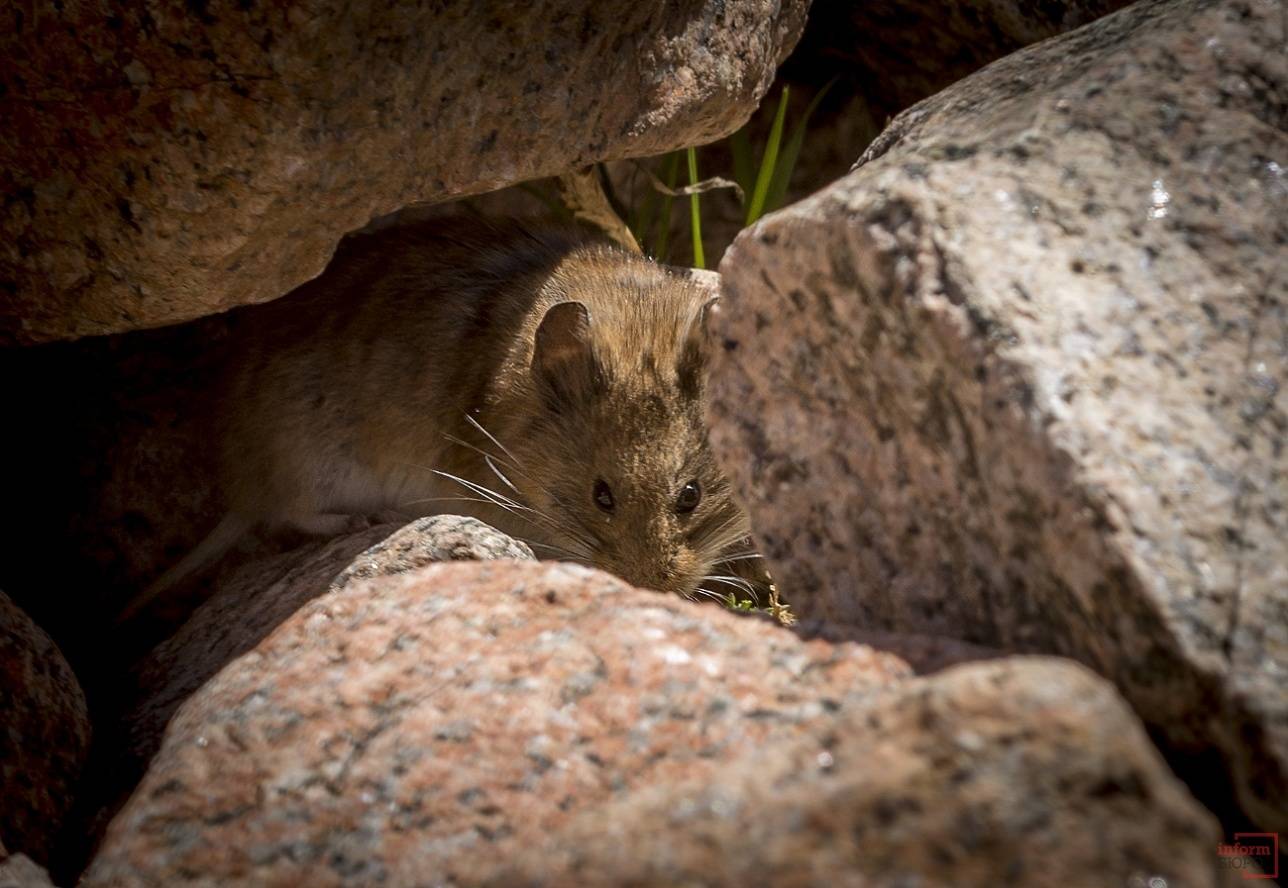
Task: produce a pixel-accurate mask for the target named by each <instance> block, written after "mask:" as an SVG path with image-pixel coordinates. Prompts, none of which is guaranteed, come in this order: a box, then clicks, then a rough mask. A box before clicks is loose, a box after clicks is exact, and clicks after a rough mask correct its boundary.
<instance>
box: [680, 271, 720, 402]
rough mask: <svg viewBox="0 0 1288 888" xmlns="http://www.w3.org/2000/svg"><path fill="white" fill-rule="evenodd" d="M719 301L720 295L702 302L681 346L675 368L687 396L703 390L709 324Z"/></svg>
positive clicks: (708, 342) (709, 338)
mask: <svg viewBox="0 0 1288 888" xmlns="http://www.w3.org/2000/svg"><path fill="white" fill-rule="evenodd" d="M719 301H720V297H719V295H716V296H712V297H711V298H710V299H708V300H707V301H706V302H704V303H703V304H702V308H700V309H698V312H697V314H695V315H694V316H693V321H692V322H691V323H690V325H689V330H688V333H687V334H686V335H685V337H684V344H683V345H682V346H681V347H680V359H679V362H678V363H677V364H676V368H675V369H676V373H677V374H678V376H679V379H680V391H681V393H683V394H684V395H685V396H686V397H690V398H696V397H698V395H699V394H701V392H702V385H703V382H704V374H705V373H706V368H707V357H708V355H709V353H710V347H711V333H710V331H709V330H708V329H707V324H708V323H709V321H710V318H711V315H713V314H714V313H716V312H717V311H719V310H720V306H719V305H718V303H719Z"/></svg>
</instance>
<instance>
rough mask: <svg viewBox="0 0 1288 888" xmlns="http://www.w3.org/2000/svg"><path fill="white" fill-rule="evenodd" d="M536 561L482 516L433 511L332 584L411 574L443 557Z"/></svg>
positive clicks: (362, 558)
mask: <svg viewBox="0 0 1288 888" xmlns="http://www.w3.org/2000/svg"><path fill="white" fill-rule="evenodd" d="M502 559H510V560H512V561H536V560H537V559H536V556H535V555H533V554H532V549H531V548H529V546H528V544H527V543H524V542H520V541H519V540H516V539H514V538H513V537H509V536H506V535H505V534H503V533H501V532H500V531H499V530H497V529H495V528H493V527H489V526H488V525H486V524H484V523H483V522H482V521H480V520H478V519H477V518H468V517H465V516H463V515H431V516H429V517H428V518H417V519H416V520H415V521H413V522H411V523H410V524H408V525H407V526H406V527H403V528H401V529H400V530H398V532H397V533H394V534H391V535H390V536H388V537H386V538H385V539H383V540H381V541H380V542H379V543H377V544H376V545H374V546H372V547H371V548H370V549H368V550H367V551H365V552H363V553H362V554H361V555H359V556H358V557H357V558H355V559H354V560H353V562H352V563H351V564H350V565H349V566H348V567H346V568H345V569H344V570H343V571H341V572H340V574H339V576H337V577H336V578H335V580H334V581H333V582H332V583H331V588H333V589H343V588H344V587H345V586H347V585H349V584H350V583H353V582H356V581H358V580H367V579H371V578H372V577H387V576H393V575H395V574H401V573H407V572H408V571H412V570H415V569H416V568H418V567H424V566H425V565H426V564H433V563H434V562H437V561H498V560H502Z"/></svg>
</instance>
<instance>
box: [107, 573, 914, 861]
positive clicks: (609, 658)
mask: <svg viewBox="0 0 1288 888" xmlns="http://www.w3.org/2000/svg"><path fill="white" fill-rule="evenodd" d="M908 675H909V672H908V669H907V667H906V665H905V664H903V663H902V662H901V661H899V660H898V659H896V658H894V657H890V656H887V655H883V654H876V653H874V652H872V651H870V650H868V649H866V648H863V647H859V646H857V645H841V646H833V645H829V644H827V643H825V642H821V641H817V642H802V641H801V640H800V639H798V638H797V637H796V636H794V635H792V634H791V633H790V632H788V631H786V630H784V629H782V628H781V627H777V626H775V625H773V624H772V623H771V622H769V621H767V620H761V619H754V618H744V617H739V616H736V615H734V614H731V613H728V612H725V611H722V610H720V609H719V608H715V607H703V606H701V605H696V604H692V603H689V602H685V601H682V600H680V599H678V598H675V597H671V596H663V595H660V594H658V593H652V592H645V591H641V590H635V589H631V588H630V587H628V586H625V585H624V584H622V583H621V582H620V581H618V580H615V579H613V578H612V577H609V576H608V575H606V574H602V573H598V572H595V571H591V570H588V569H586V568H582V567H579V566H573V565H563V564H521V563H513V562H487V563H479V564H442V565H431V566H428V567H424V568H421V569H420V570H417V571H414V572H412V573H407V574H401V575H398V576H393V577H382V578H379V579H377V580H369V581H362V582H355V583H350V584H349V585H347V586H346V587H345V588H343V589H340V590H338V591H336V592H334V593H332V594H329V595H326V596H324V597H322V598H320V599H318V600H316V601H314V602H312V603H310V604H308V605H306V606H305V607H304V608H303V609H301V610H300V611H299V612H298V613H296V614H295V615H294V616H293V617H291V619H289V620H288V621H286V622H285V623H284V624H283V625H282V626H281V627H280V628H279V629H278V630H277V631H276V632H274V633H273V634H272V635H270V636H269V637H268V638H267V639H265V641H264V642H263V643H261V644H260V645H259V647H257V648H256V649H255V650H254V651H253V652H251V653H249V654H247V655H245V656H243V657H242V658H240V659H239V660H237V661H235V662H234V663H232V664H231V665H229V666H228V667H227V668H226V669H224V670H223V671H222V672H221V673H220V674H219V675H218V676H216V677H215V678H214V679H212V680H211V681H210V682H208V683H207V684H206V685H205V686H204V687H203V688H202V689H201V690H200V691H199V692H198V693H197V694H196V695H194V696H193V697H192V698H191V699H189V700H188V702H186V703H185V704H184V705H183V706H182V707H181V708H180V710H179V712H178V713H177V714H176V715H175V718H174V720H173V721H172V722H171V724H170V727H169V728H168V730H167V732H166V737H165V742H164V745H163V747H162V749H161V751H160V752H159V753H158V755H157V757H156V758H155V759H154V760H153V763H152V766H151V768H150V770H149V772H148V774H147V776H146V777H145V778H144V780H143V782H142V784H141V785H140V786H139V787H138V789H137V790H136V792H135V793H134V795H133V796H132V797H131V799H130V801H129V802H128V803H127V805H126V806H125V808H124V809H123V810H122V811H121V813H120V814H119V815H118V816H117V817H116V819H115V820H114V821H113V822H112V824H111V826H110V828H109V830H108V833H107V836H106V839H105V840H104V843H103V845H102V847H101V849H100V852H99V854H98V856H97V858H96V859H95V861H94V862H93V864H92V865H91V867H90V870H89V871H88V874H87V877H86V879H85V882H84V884H85V885H88V886H94V885H109V884H110V885H155V884H165V885H180V884H194V883H199V884H232V883H253V884H282V885H286V884H308V885H316V886H326V885H338V884H375V883H377V882H383V883H384V884H388V885H423V884H433V883H440V882H443V881H447V880H449V879H450V878H451V877H452V875H453V874H454V873H455V872H456V871H457V870H458V869H460V870H461V871H462V872H465V871H466V870H467V869H468V868H469V867H472V866H476V865H478V864H480V863H483V862H489V861H492V862H496V861H500V860H504V859H507V858H509V857H512V856H513V855H514V854H515V853H516V852H517V849H519V848H522V847H524V846H525V845H530V844H531V843H532V842H533V841H534V840H535V839H536V837H538V836H540V835H543V834H545V833H548V832H551V831H553V830H556V829H558V828H559V827H560V826H561V825H563V824H565V823H567V822H568V821H569V820H571V819H572V818H574V817H575V816H577V815H578V814H579V813H580V812H583V811H586V810H590V809H592V808H594V807H595V806H597V805H600V804H602V803H604V802H605V801H607V800H608V799H610V798H612V797H615V796H622V795H625V794H630V793H632V792H634V791H635V790H637V789H639V788H640V787H643V786H647V785H652V784H659V783H665V782H669V781H675V780H680V779H688V778H693V779H701V778H702V776H703V775H709V774H711V773H713V772H714V771H715V769H716V768H717V767H718V766H719V765H720V764H721V763H723V762H727V761H730V760H731V759H733V758H734V757H736V756H738V755H740V754H745V753H748V752H756V751H759V750H763V749H764V748H766V746H768V745H772V744H776V743H779V742H783V741H784V740H785V739H786V738H788V737H791V736H794V735H797V734H799V733H801V732H803V731H806V730H807V729H808V725H809V724H810V723H811V722H812V721H813V720H815V719H817V718H818V717H820V716H821V715H823V714H824V713H827V712H829V711H831V710H834V709H837V708H838V707H839V708H844V707H845V706H846V705H848V704H847V701H848V700H850V699H851V698H853V697H855V696H861V695H862V694H863V693H864V692H870V691H872V690H874V689H876V688H879V687H882V686H885V685H888V684H889V683H891V682H895V681H899V680H902V679H904V678H906V677H907V676H908Z"/></svg>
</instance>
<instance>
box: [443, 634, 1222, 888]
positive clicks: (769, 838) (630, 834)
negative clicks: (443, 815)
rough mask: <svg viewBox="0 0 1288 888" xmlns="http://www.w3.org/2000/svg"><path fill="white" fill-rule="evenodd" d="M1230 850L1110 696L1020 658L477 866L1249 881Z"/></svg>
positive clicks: (852, 710) (848, 714) (886, 695)
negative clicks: (1225, 865) (1223, 858)
mask: <svg viewBox="0 0 1288 888" xmlns="http://www.w3.org/2000/svg"><path fill="white" fill-rule="evenodd" d="M1220 840H1221V831H1220V828H1219V827H1218V825H1217V823H1216V820H1215V819H1214V818H1213V817H1212V816H1211V815H1210V814H1208V813H1207V812H1206V811H1204V810H1203V809H1202V808H1201V807H1200V806H1199V805H1198V804H1196V803H1195V801H1194V799H1193V798H1192V797H1191V796H1190V794H1189V793H1188V792H1187V791H1186V789H1185V787H1184V785H1183V784H1181V783H1180V781H1178V780H1177V779H1176V778H1175V777H1173V776H1172V774H1171V772H1169V771H1168V770H1167V767H1166V765H1164V763H1163V761H1162V760H1161V759H1160V757H1159V755H1158V753H1157V751H1156V750H1155V749H1154V747H1153V746H1152V745H1151V743H1150V741H1149V738H1148V737H1147V736H1146V734H1145V732H1144V730H1143V729H1142V727H1141V724H1140V722H1139V721H1138V720H1137V719H1136V717H1135V716H1134V715H1133V714H1132V712H1131V710H1130V709H1129V708H1128V707H1127V705H1126V704H1125V703H1124V702H1123V700H1122V699H1121V698H1120V697H1119V696H1118V695H1117V693H1115V692H1114V689H1113V687H1112V686H1111V685H1109V684H1108V683H1107V682H1105V681H1103V680H1101V679H1099V678H1097V677H1096V676H1094V675H1092V674H1091V673H1090V672H1089V671H1087V670H1086V669H1083V668H1081V667H1078V666H1076V665H1075V664H1073V663H1070V662H1069V661H1067V660H1053V659H1051V660H1048V659H1038V658H1012V659H1009V660H998V661H994V662H991V663H987V664H973V665H970V666H959V667H955V668H953V669H950V670H949V671H947V672H943V673H940V674H939V675H936V676H934V677H933V678H928V679H917V680H916V681H912V682H906V683H903V684H900V685H897V686H895V687H893V688H890V689H887V690H883V691H881V692H879V693H876V694H873V695H870V696H868V697H866V698H864V699H862V700H859V701H857V702H855V703H854V704H853V705H850V706H847V707H845V708H844V709H842V710H840V711H839V712H837V713H835V714H834V715H828V716H826V717H824V718H820V719H817V720H816V721H815V722H813V723H812V725H811V730H809V731H807V732H803V733H800V734H798V735H796V736H793V737H790V738H787V739H784V740H782V741H780V742H777V743H773V744H769V745H766V746H764V747H762V748H760V749H758V750H755V751H754V752H749V753H747V754H744V755H743V756H742V757H741V758H740V759H738V760H736V761H733V762H728V763H726V764H724V765H722V766H721V767H720V768H719V769H718V770H716V771H715V772H714V773H713V774H710V775H704V776H702V777H700V778H695V779H691V780H688V781H686V782H682V783H675V784H670V783H668V784H665V785H660V786H654V787H650V788H648V789H646V790H644V791H642V792H639V793H634V794H631V795H626V796H622V797H620V798H617V799H614V800H612V801H611V802H609V803H608V804H606V805H604V806H602V807H600V808H597V809H595V810H592V811H586V812H584V813H582V814H581V815H579V816H578V817H577V818H576V819H575V820H574V821H573V822H572V823H570V824H569V825H568V827H567V828H566V829H563V830H560V831H559V832H556V833H552V834H548V835H547V836H546V837H545V838H544V840H543V841H539V842H538V843H536V844H535V845H534V846H531V847H528V848H525V849H524V850H523V852H522V854H521V855H520V857H519V859H518V860H517V861H515V862H512V863H511V862H506V861H502V862H499V863H498V862H497V861H492V860H487V861H480V862H479V863H478V865H477V868H476V870H475V872H476V873H478V874H479V878H478V880H477V881H478V882H479V883H483V884H490V885H496V886H501V885H509V886H514V885H532V886H536V885H543V886H552V888H553V886H559V885H578V886H601V885H602V886H612V885H635V886H645V885H648V886H664V885H704V886H728V888H735V886H744V885H790V886H802V888H803V886H817V888H833V886H853V888H869V886H908V885H924V886H945V888H949V886H951V888H967V886H980V888H996V886H999V885H1023V886H1028V888H1042V886H1052V888H1066V886H1084V885H1085V886H1093V885H1096V886H1102V885H1104V886H1108V885H1113V886H1122V888H1162V886H1171V888H1175V886H1188V888H1194V886H1212V885H1223V884H1224V885H1233V884H1237V877H1234V876H1233V873H1232V872H1231V871H1229V870H1225V869H1221V868H1220V861H1219V860H1218V859H1217V855H1216V853H1215V848H1216V845H1217V843H1218V842H1219V841H1220ZM474 882H475V880H473V879H466V880H464V884H473V883H474Z"/></svg>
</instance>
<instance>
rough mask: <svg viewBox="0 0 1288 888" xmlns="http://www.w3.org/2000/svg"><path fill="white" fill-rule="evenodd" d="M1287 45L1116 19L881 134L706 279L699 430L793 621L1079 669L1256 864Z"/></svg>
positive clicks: (1273, 24)
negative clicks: (1165, 749) (715, 303)
mask: <svg viewBox="0 0 1288 888" xmlns="http://www.w3.org/2000/svg"><path fill="white" fill-rule="evenodd" d="M1284 21H1285V19H1284V16H1283V6H1282V4H1280V3H1277V2H1270V0H1236V2H1228V3H1220V4H1215V3H1203V2H1171V3H1157V2H1148V3H1142V4H1138V5H1136V6H1134V7H1132V8H1130V9H1128V10H1124V11H1122V12H1119V13H1117V14H1114V15H1112V16H1108V17H1106V18H1104V19H1101V20H1100V21H1098V22H1096V23H1094V24H1092V25H1090V26H1088V27H1086V28H1084V29H1081V30H1079V31H1075V32H1073V33H1071V34H1068V35H1065V36H1064V37H1061V38H1057V39H1055V40H1053V41H1049V42H1046V43H1043V44H1040V45H1038V46H1034V47H1031V48H1029V49H1028V50H1024V51H1021V52H1020V53H1018V54H1016V55H1014V56H1011V57H1008V58H1006V59H1003V60H1002V61H999V62H996V63H994V64H993V65H992V66H990V67H989V68H987V69H985V70H983V71H981V72H979V73H978V74H976V75H974V76H972V77H970V78H968V79H967V80H965V81H962V82H961V83H959V84H957V85H955V86H953V87H950V88H949V89H947V90H945V91H944V92H943V93H940V94H939V95H937V96H935V97H933V98H931V99H928V100H927V101H925V102H923V103H922V104H921V105H918V106H916V107H914V108H912V109H910V110H909V111H908V112H906V113H905V114H903V115H902V116H901V117H899V118H898V119H897V120H896V121H895V122H894V124H893V125H892V126H891V128H890V129H889V131H888V132H887V133H886V134H885V135H883V136H882V137H881V138H880V139H878V140H877V142H876V143H874V145H873V146H872V148H871V149H870V150H869V151H868V152H867V153H866V154H865V155H864V158H863V160H862V162H861V163H860V164H859V165H858V166H857V168H856V169H855V170H854V171H853V172H852V173H851V174H850V175H849V176H848V177H846V178H845V179H842V180H841V181H839V182H837V183H836V184H835V185H834V186H832V187H831V188H829V189H827V190H825V191H824V192H821V193H819V194H818V195H816V196H814V197H812V198H810V199H808V200H806V201H804V202H802V203H800V204H798V205H796V206H793V207H791V208H788V209H787V210H785V211H783V212H781V213H779V214H777V215H775V216H773V217H771V218H769V219H767V220H765V221H764V222H763V223H762V224H759V225H758V226H756V227H755V228H753V229H751V230H749V231H747V232H745V233H744V235H743V236H741V237H740V239H739V240H738V241H737V242H735V244H734V246H733V247H732V248H731V250H730V252H729V253H728V254H727V255H726V257H725V260H724V261H723V262H722V264H721V272H722V274H723V278H724V284H725V289H726V299H725V300H724V310H723V311H722V313H721V314H720V316H719V317H720V318H721V321H720V322H719V323H718V325H717V326H718V331H717V332H718V335H719V336H720V337H721V339H722V340H723V342H724V348H723V349H722V350H721V352H720V355H719V356H718V357H717V359H716V361H715V366H714V367H713V378H712V387H713V398H714V406H713V410H712V415H711V420H712V425H713V430H712V434H713V443H714V445H715V447H716V449H717V451H718V452H720V453H721V454H722V462H723V465H724V466H725V468H726V470H727V471H728V473H729V474H730V475H731V476H732V477H733V478H734V479H735V484H736V485H737V487H738V488H739V489H740V491H741V493H742V495H743V497H744V498H745V502H746V504H747V505H748V506H749V509H750V512H751V514H752V516H753V524H754V526H755V527H756V530H757V534H758V537H759V538H760V541H761V542H762V544H763V545H764V548H765V553H766V555H768V556H769V558H770V562H771V567H772V568H773V570H774V574H775V576H776V577H778V579H779V581H780V584H781V585H782V587H783V588H784V590H785V591H786V592H787V593H788V594H789V597H790V600H791V601H792V604H793V605H794V606H795V608H796V610H797V612H798V613H800V614H801V616H802V617H803V618H810V617H817V618H825V619H829V620H835V621H839V622H844V623H854V624H858V625H866V626H869V627H871V628H873V629H888V630H897V631H904V632H924V633H931V634H949V635H956V636H958V637H962V638H965V639H967V640H970V641H974V642H978V643H982V644H985V645H989V646H994V647H1002V648H1004V649H1009V650H1017V649H1018V650H1027V651H1047V652H1055V653H1064V654H1068V655H1071V656H1073V657H1076V658H1078V659H1080V660H1082V661H1083V662H1085V663H1087V664H1089V665H1091V666H1093V667H1094V668H1096V669H1097V670H1098V671H1100V672H1102V673H1103V674H1105V675H1106V676H1108V677H1110V678H1112V680H1113V681H1115V682H1116V683H1117V684H1118V686H1119V688H1120V689H1121V690H1122V691H1123V693H1124V695H1125V696H1126V697H1127V698H1128V699H1129V700H1130V701H1131V703H1132V704H1133V705H1134V706H1135V707H1136V708H1137V710H1138V711H1139V712H1140V713H1141V714H1142V715H1143V717H1144V718H1145V720H1146V721H1147V722H1148V723H1150V724H1151V726H1152V727H1154V728H1156V729H1157V732H1158V735H1159V736H1160V737H1161V738H1162V739H1164V740H1165V741H1166V743H1167V744H1168V746H1169V748H1170V749H1171V750H1172V751H1173V752H1174V753H1176V754H1177V755H1178V756H1185V755H1188V754H1189V753H1197V752H1202V751H1204V750H1208V749H1211V748H1212V747H1215V748H1217V749H1218V750H1219V751H1220V755H1221V756H1222V757H1223V759H1224V761H1225V763H1226V767H1227V769H1228V781H1229V782H1231V783H1232V784H1233V786H1234V787H1235V788H1236V790H1237V791H1238V793H1239V796H1240V802H1241V804H1242V806H1243V808H1244V810H1245V811H1246V813H1247V814H1248V815H1249V816H1250V817H1251V819H1252V820H1253V821H1254V822H1257V823H1259V824H1261V825H1262V826H1263V827H1264V828H1271V829H1279V830H1281V831H1282V830H1284V829H1285V828H1288V819H1285V818H1286V816H1288V693H1285V688H1286V687H1288V681H1286V679H1288V515H1286V514H1285V504H1286V503H1288V480H1286V478H1288V476H1286V475H1285V469H1286V468H1288V452H1286V451H1285V448H1284V441H1285V432H1286V431H1288V401H1286V400H1285V399H1286V398H1288V394H1285V386H1286V384H1288V296H1286V294H1285V286H1286V285H1288V278H1285V276H1284V274H1283V268H1284V266H1283V258H1284V255H1285V244H1286V243H1288V213H1285V211H1284V209H1285V194H1286V192H1285V187H1286V184H1285V181H1284V172H1283V169H1282V167H1281V165H1280V164H1281V163H1282V160H1283V158H1284V157H1285V156H1288V137H1286V136H1285V133H1284V127H1285V112H1284V106H1283V102H1282V96H1283V95H1284V94H1285V90H1288V71H1286V69H1288V56H1285V54H1284V53H1283V52H1282V48H1283V45H1284V31H1283V28H1284ZM1275 158H1279V160H1278V161H1276V160H1275ZM1207 776H1208V777H1209V778H1210V779H1213V780H1214V782H1218V783H1224V782H1226V781H1224V780H1222V778H1221V777H1220V775H1218V774H1215V773H1210V772H1209V774H1208V775H1207Z"/></svg>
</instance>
